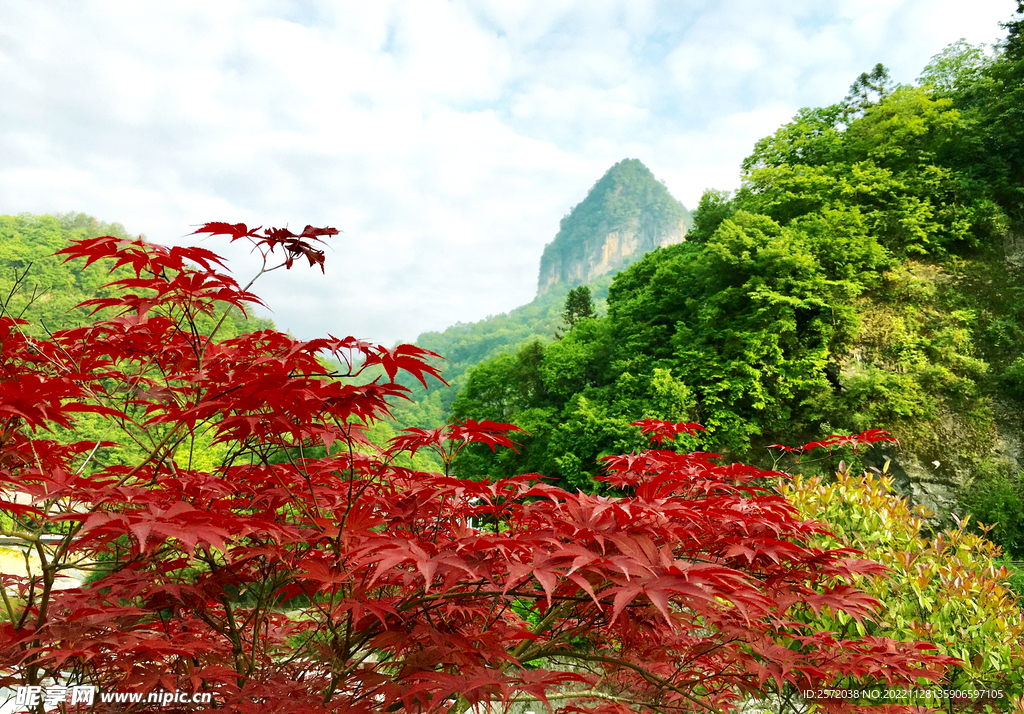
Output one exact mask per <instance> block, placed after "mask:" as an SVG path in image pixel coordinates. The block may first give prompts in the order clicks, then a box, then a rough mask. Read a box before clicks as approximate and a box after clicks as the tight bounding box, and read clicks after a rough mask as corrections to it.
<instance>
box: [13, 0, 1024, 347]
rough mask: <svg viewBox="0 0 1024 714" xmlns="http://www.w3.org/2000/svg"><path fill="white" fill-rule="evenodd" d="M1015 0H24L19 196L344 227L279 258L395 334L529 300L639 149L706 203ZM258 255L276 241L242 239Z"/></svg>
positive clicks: (276, 287)
mask: <svg viewBox="0 0 1024 714" xmlns="http://www.w3.org/2000/svg"><path fill="white" fill-rule="evenodd" d="M1015 6H1016V3H1014V2H1009V1H1008V0H985V1H984V2H982V1H979V2H976V3H973V4H971V5H970V6H969V7H968V6H967V4H966V3H962V2H955V1H953V0H937V1H932V2H925V0H903V1H894V2H884V1H882V0H873V1H872V0H861V1H859V2H852V1H847V2H837V3H829V4H822V3H817V2H813V1H812V0H793V1H791V2H777V3H758V2H738V1H728V0H727V1H725V2H710V1H704V0H699V1H698V0H694V1H691V2H686V3H675V2H668V1H667V0H665V1H662V2H655V1H643V0H632V1H630V2H600V1H597V0H595V1H594V2H588V3H584V2H574V1H568V0H563V1H561V2H559V1H556V0H547V1H546V2H525V1H524V2H515V3H513V2H503V1H500V0H491V1H489V2H488V1H483V0H481V1H479V2H456V1H452V2H446V1H443V0H418V1H415V2H414V1H406V2H398V1H396V2H376V3H373V4H368V3H367V4H358V3H332V2H285V1H279V2H275V1H267V2H253V1H250V2H241V1H234V2H219V3H198V2H179V3H175V4H174V5H173V6H149V5H143V4H136V3H124V2H94V1H83V2H71V1H69V0H65V1H63V2H53V3H46V4H43V3H34V2H30V1H27V0H8V2H5V3H3V5H2V6H0V96H2V97H3V100H2V104H0V156H2V159H0V213H3V214H17V213H21V212H31V213H49V212H67V211H76V212H84V213H88V214H90V215H93V216H95V217H96V218H98V219H100V220H103V221H110V222H119V223H122V224H123V225H124V226H125V227H126V229H127V230H129V231H131V232H133V233H142V234H145V235H146V236H147V237H148V238H150V239H151V240H156V241H159V242H168V243H170V242H177V243H181V242H185V241H186V240H188V241H191V240H194V238H189V239H186V238H184V236H186V234H187V233H189V231H190V230H192V226H195V225H198V224H201V223H203V222H206V221H215V220H217V221H230V222H246V223H249V224H251V225H284V224H290V225H291V226H293V227H296V226H297V227H301V226H302V225H304V224H306V223H311V224H313V225H332V226H335V227H337V228H339V229H340V230H342V231H343V233H342V234H341V235H340V236H338V238H336V239H335V240H334V241H333V242H332V245H333V247H332V248H330V249H329V250H328V256H327V266H326V273H325V275H320V273H319V271H316V272H315V274H314V273H312V272H306V271H305V270H303V269H302V268H297V269H296V270H292V271H287V272H285V271H278V272H276V273H273V274H271V275H268V276H266V278H265V279H264V280H262V281H261V283H258V284H257V287H256V290H257V292H258V293H260V294H261V295H262V296H263V297H264V299H265V301H266V302H267V303H268V305H269V306H270V307H271V308H272V310H273V312H272V313H271V315H270V316H271V317H272V318H273V319H274V320H275V322H276V323H277V324H278V326H279V327H281V328H282V329H288V330H290V331H292V332H293V333H294V334H296V335H297V336H299V337H303V338H309V337H315V336H321V335H325V334H327V333H332V334H335V335H338V336H342V335H347V334H354V335H356V336H359V337H361V338H366V339H371V340H375V341H380V342H384V343H388V344H390V343H393V342H395V341H397V340H407V341H411V340H414V339H415V338H416V336H417V335H418V334H420V333H422V332H424V331H427V330H439V329H444V328H445V327H447V326H449V325H451V324H454V323H456V322H472V321H476V320H479V319H483V318H485V317H486V316H488V315H490V314H496V313H500V312H507V311H508V310H510V309H512V308H515V307H517V306H519V305H521V304H524V303H526V302H529V301H530V300H531V299H532V298H533V296H534V294H535V292H536V281H537V269H538V264H539V260H540V255H541V252H542V251H543V248H544V245H545V244H546V243H548V242H550V241H551V240H552V239H553V238H554V235H555V232H556V231H557V230H558V222H559V220H560V219H561V218H562V216H563V215H565V214H566V213H568V212H569V210H570V209H571V208H572V207H573V206H574V205H575V204H576V203H578V202H579V201H581V200H582V199H583V197H584V196H585V195H586V192H587V190H588V189H589V188H590V187H591V186H592V185H593V184H594V182H596V181H597V180H598V179H599V178H600V177H601V175H602V174H603V173H604V172H605V171H606V170H607V169H608V168H609V167H610V166H611V165H612V164H614V163H615V162H617V161H620V160H622V159H624V158H637V159H640V160H641V161H642V162H644V164H646V165H647V166H648V167H649V168H650V169H651V170H652V171H653V173H654V175H655V176H656V177H657V178H659V179H661V180H663V181H664V182H665V184H666V186H668V188H669V190H670V191H671V192H672V194H673V195H674V196H675V197H676V198H678V199H680V200H681V201H682V202H683V203H684V204H685V205H686V206H687V208H690V209H691V210H692V209H693V208H694V207H695V206H696V203H697V201H698V199H699V198H700V195H701V193H702V192H703V190H704V189H706V188H718V189H735V188H736V187H737V186H738V184H739V164H740V161H741V160H742V159H743V157H744V156H746V155H747V154H748V153H749V152H750V150H751V149H752V147H753V144H754V142H755V141H756V140H757V139H759V138H761V137H762V136H765V135H768V134H771V133H772V132H774V130H775V129H776V128H777V127H778V126H779V125H780V124H782V123H783V122H785V121H788V120H789V119H790V118H791V117H792V116H793V115H794V114H795V113H796V111H797V110H798V109H800V108H801V107H806V106H821V105H826V104H831V103H834V102H837V101H839V100H841V99H842V98H843V96H844V95H845V94H846V91H847V89H848V87H849V85H850V83H851V82H852V81H853V80H854V78H855V77H856V76H857V75H858V74H860V73H861V72H863V71H866V70H869V69H870V68H871V67H872V66H874V65H875V64H876V63H878V62H881V63H883V64H885V65H886V66H887V67H889V69H890V71H891V73H892V76H893V78H894V79H895V80H896V81H898V82H902V83H911V82H913V81H914V80H915V78H916V77H917V76H918V74H919V73H920V71H921V70H922V69H923V68H924V66H925V64H926V63H927V62H928V60H929V58H930V57H931V56H933V55H935V54H937V53H938V52H940V51H941V50H942V49H943V47H945V46H946V45H948V44H949V43H951V42H954V41H956V40H958V39H959V38H961V37H962V38H965V39H966V40H967V41H968V42H970V43H972V44H978V43H986V44H991V43H993V42H996V41H997V40H999V39H1000V38H1001V37H1002V36H1003V35H1004V31H1003V30H1002V29H1001V28H1000V27H999V23H1000V22H1005V21H1006V20H1008V19H1010V17H1011V15H1012V13H1013V10H1014V8H1015ZM202 244H203V245H204V246H206V247H209V248H211V249H213V250H215V251H217V252H220V253H222V254H225V255H227V256H229V258H230V259H231V261H232V262H231V265H232V268H233V269H234V271H235V273H236V275H237V276H238V277H239V278H247V276H248V274H249V273H251V272H252V271H253V270H254V269H255V262H254V259H253V258H252V257H251V256H249V255H247V254H246V252H245V251H243V250H241V249H238V248H235V247H233V248H230V249H229V248H228V247H227V246H225V245H223V244H220V243H215V241H214V240H207V241H204V242H203V243H202Z"/></svg>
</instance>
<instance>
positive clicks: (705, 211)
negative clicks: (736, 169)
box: [686, 188, 736, 243]
mask: <svg viewBox="0 0 1024 714" xmlns="http://www.w3.org/2000/svg"><path fill="white" fill-rule="evenodd" d="M731 195H732V193H731V192H730V191H716V190H715V189H713V188H709V189H708V190H706V191H705V192H704V193H703V195H702V196H701V197H700V203H698V204H697V208H696V209H695V210H694V212H693V229H692V230H690V231H689V232H688V233H687V234H686V240H688V241H691V242H693V243H706V242H707V241H708V239H709V238H711V236H712V235H714V233H715V231H716V230H718V226H720V225H721V223H722V221H724V220H725V219H726V218H729V217H731V216H732V214H733V213H734V212H735V211H736V207H735V206H734V205H733V203H732V201H731Z"/></svg>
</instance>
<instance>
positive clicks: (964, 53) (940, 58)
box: [917, 37, 992, 95]
mask: <svg viewBox="0 0 1024 714" xmlns="http://www.w3.org/2000/svg"><path fill="white" fill-rule="evenodd" d="M991 63H992V57H990V56H989V54H988V53H987V52H985V47H984V45H972V44H970V43H969V42H967V40H965V39H964V38H962V37H961V38H960V39H959V40H957V41H956V42H953V43H950V44H949V45H947V46H946V48H945V49H943V50H942V52H940V53H939V54H937V55H935V56H933V57H932V58H931V60H929V62H928V64H927V65H925V68H924V70H922V72H921V76H919V77H918V78H917V81H918V83H919V84H920V85H922V86H925V87H929V88H931V89H932V90H933V91H934V92H936V93H938V94H947V95H950V94H958V93H961V92H964V91H967V90H968V89H970V88H971V87H972V86H974V85H976V84H978V83H979V82H980V81H981V80H982V77H983V75H984V72H985V69H986V68H987V67H988V66H989V65H990V64H991Z"/></svg>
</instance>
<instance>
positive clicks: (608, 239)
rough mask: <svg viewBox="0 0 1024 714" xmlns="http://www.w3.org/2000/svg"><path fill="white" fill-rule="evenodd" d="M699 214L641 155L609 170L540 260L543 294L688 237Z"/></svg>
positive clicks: (583, 281) (539, 285) (618, 267)
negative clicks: (671, 190)
mask: <svg viewBox="0 0 1024 714" xmlns="http://www.w3.org/2000/svg"><path fill="white" fill-rule="evenodd" d="M692 224H693V219H692V217H691V216H690V212H689V211H687V210H686V207H685V206H684V205H683V204H681V203H680V202H679V201H677V200H676V199H675V198H673V197H672V195H671V194H670V193H669V192H668V189H667V188H665V185H664V184H662V183H660V182H659V181H658V180H657V179H656V178H655V177H654V174H652V173H651V171H650V169H648V168H647V167H646V166H644V165H643V164H642V163H640V161H639V160H637V159H623V160H622V161H620V162H619V163H617V164H615V165H614V166H612V167H611V168H610V169H608V171H607V173H605V175H604V176H602V177H601V179H600V180H599V181H598V182H597V183H596V184H594V186H593V188H591V189H590V191H589V192H588V193H587V196H586V198H584V199H583V201H581V202H580V203H579V204H578V205H577V206H576V207H575V208H573V209H572V211H571V212H569V214H568V215H566V216H565V218H563V219H562V222H561V225H560V226H559V230H558V234H557V235H556V236H555V239H554V240H553V241H551V242H550V243H548V244H547V245H546V246H545V247H544V254H543V255H542V256H541V259H540V275H539V276H538V279H537V294H538V295H544V294H545V293H547V292H548V291H549V290H551V289H553V288H554V287H555V286H567V287H569V288H572V287H575V286H577V285H585V284H588V283H591V282H593V280H594V279H595V278H597V277H599V276H602V275H607V274H609V273H613V272H616V271H618V270H621V269H622V268H624V267H626V266H627V265H629V264H630V263H632V262H633V261H635V260H637V259H639V258H640V257H641V256H642V255H644V254H645V253H648V252H649V251H652V250H654V249H655V248H659V247H664V246H667V245H673V244H675V243H680V242H682V241H683V239H684V236H685V235H686V231H687V229H688V228H689V227H690V226H691V225H692Z"/></svg>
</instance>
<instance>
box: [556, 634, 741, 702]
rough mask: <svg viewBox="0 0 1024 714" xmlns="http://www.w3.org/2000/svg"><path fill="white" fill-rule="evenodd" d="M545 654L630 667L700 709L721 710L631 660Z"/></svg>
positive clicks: (573, 653) (601, 656) (574, 654)
mask: <svg viewBox="0 0 1024 714" xmlns="http://www.w3.org/2000/svg"><path fill="white" fill-rule="evenodd" d="M546 656H549V657H565V658H566V659H576V660H583V661H585V662H602V663H604V664H614V665H618V666H620V667H625V668H626V669H631V670H633V671H634V672H636V673H637V674H639V675H640V676H641V677H642V678H643V679H645V680H646V681H647V682H649V683H650V684H653V685H655V686H658V687H663V688H665V689H669V690H671V691H673V692H675V693H676V694H678V695H680V696H681V697H684V698H685V699H687V700H688V701H690V702H692V703H694V704H696V705H697V706H699V707H701V708H702V709H707V710H708V711H710V712H715V714H721V712H720V711H719V710H718V709H717V708H716V707H714V706H712V705H711V704H708V703H707V702H705V701H702V700H700V699H698V698H696V697H694V696H692V695H690V694H689V693H687V692H686V691H685V690H683V689H680V688H679V687H678V686H676V685H674V684H672V682H670V681H669V680H667V679H663V678H661V677H659V676H657V675H656V674H654V673H652V672H649V671H647V670H646V669H644V668H643V667H641V666H640V665H636V664H633V663H632V662H627V661H625V660H622V659H618V658H615V657H607V656H605V655H591V654H587V653H585V652H573V651H572V650H565V651H561V652H548V653H546Z"/></svg>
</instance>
